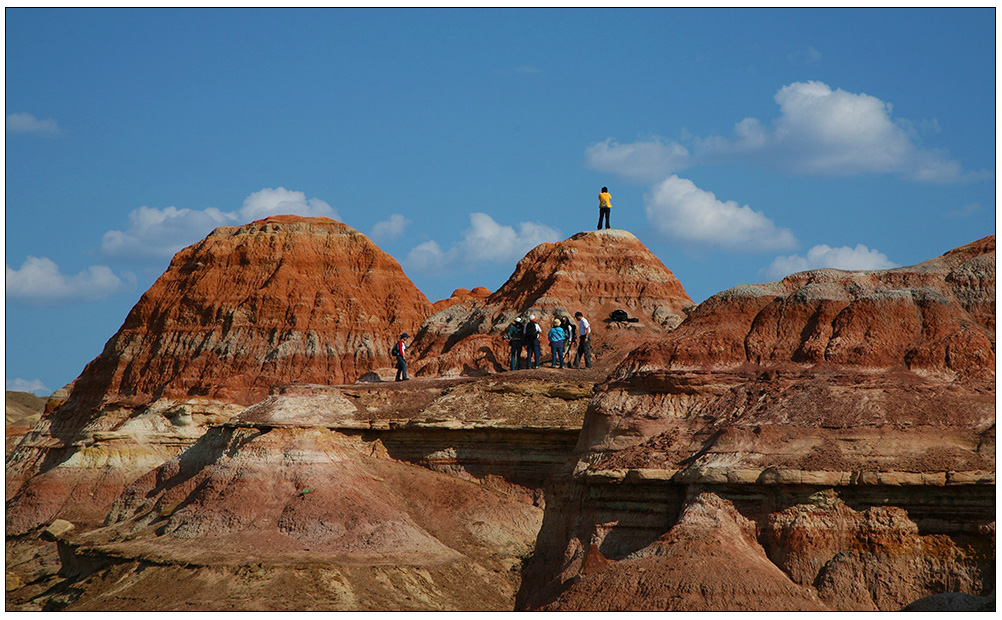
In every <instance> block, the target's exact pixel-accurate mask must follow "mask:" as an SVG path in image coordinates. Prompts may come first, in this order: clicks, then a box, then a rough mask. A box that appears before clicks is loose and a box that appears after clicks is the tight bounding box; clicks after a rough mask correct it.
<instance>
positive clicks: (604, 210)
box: [595, 207, 612, 230]
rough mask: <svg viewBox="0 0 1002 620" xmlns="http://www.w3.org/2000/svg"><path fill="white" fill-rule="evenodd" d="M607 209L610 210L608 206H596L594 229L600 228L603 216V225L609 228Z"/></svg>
mask: <svg viewBox="0 0 1002 620" xmlns="http://www.w3.org/2000/svg"><path fill="white" fill-rule="evenodd" d="M609 211H612V209H611V208H609V207H599V208H598V228H596V229H595V230H602V218H603V217H604V218H605V227H606V229H608V228H609Z"/></svg>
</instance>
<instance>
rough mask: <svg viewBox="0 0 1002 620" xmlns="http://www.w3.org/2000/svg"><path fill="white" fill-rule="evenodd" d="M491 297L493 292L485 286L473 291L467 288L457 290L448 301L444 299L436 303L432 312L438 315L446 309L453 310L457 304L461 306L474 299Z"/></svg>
mask: <svg viewBox="0 0 1002 620" xmlns="http://www.w3.org/2000/svg"><path fill="white" fill-rule="evenodd" d="M490 296H491V290H490V289H489V288H487V287H484V286H478V287H475V288H474V289H473V290H472V291H471V290H469V289H465V288H457V289H456V290H454V291H452V295H450V296H449V298H448V299H443V300H441V301H436V302H435V303H434V304H433V306H432V312H433V313H438V312H441V311H442V310H445V309H446V308H451V307H452V306H455V305H456V304H461V303H463V302H464V301H470V300H474V299H487V298H488V297H490Z"/></svg>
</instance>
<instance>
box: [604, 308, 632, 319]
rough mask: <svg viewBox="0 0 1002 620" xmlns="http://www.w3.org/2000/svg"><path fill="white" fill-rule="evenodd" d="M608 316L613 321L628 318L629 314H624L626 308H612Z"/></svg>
mask: <svg viewBox="0 0 1002 620" xmlns="http://www.w3.org/2000/svg"><path fill="white" fill-rule="evenodd" d="M609 318H610V319H612V320H613V321H625V320H627V319H628V318H630V315H628V314H626V310H613V311H612V314H610V315H609Z"/></svg>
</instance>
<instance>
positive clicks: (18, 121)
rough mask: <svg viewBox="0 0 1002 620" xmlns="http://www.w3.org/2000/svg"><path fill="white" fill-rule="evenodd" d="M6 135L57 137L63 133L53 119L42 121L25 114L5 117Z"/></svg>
mask: <svg viewBox="0 0 1002 620" xmlns="http://www.w3.org/2000/svg"><path fill="white" fill-rule="evenodd" d="M7 133H26V134H34V135H36V136H48V137H51V136H58V135H61V134H62V133H63V130H62V129H60V128H59V124H58V123H56V121H55V119H52V118H49V119H46V120H44V121H42V120H39V119H37V118H35V117H34V116H33V115H31V114H28V113H26V112H22V113H19V114H8V115H7Z"/></svg>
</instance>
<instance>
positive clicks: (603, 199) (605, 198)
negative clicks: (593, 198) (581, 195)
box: [598, 192, 612, 209]
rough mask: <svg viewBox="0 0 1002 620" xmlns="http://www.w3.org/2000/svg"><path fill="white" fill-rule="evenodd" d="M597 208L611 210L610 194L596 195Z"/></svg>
mask: <svg viewBox="0 0 1002 620" xmlns="http://www.w3.org/2000/svg"><path fill="white" fill-rule="evenodd" d="M598 206H599V208H601V207H607V208H609V209H611V208H612V194H610V193H609V192H602V193H601V194H599V195H598Z"/></svg>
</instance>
